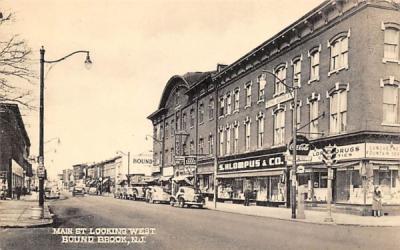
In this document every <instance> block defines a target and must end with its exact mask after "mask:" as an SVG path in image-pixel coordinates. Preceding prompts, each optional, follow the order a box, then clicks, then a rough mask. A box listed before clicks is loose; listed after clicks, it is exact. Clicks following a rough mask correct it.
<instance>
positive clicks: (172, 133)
mask: <svg viewBox="0 0 400 250" xmlns="http://www.w3.org/2000/svg"><path fill="white" fill-rule="evenodd" d="M174 126H175V121H174V120H173V119H172V120H171V136H174V134H175V127H174Z"/></svg>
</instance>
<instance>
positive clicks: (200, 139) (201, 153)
mask: <svg viewBox="0 0 400 250" xmlns="http://www.w3.org/2000/svg"><path fill="white" fill-rule="evenodd" d="M199 154H200V155H203V154H204V139H203V138H199Z"/></svg>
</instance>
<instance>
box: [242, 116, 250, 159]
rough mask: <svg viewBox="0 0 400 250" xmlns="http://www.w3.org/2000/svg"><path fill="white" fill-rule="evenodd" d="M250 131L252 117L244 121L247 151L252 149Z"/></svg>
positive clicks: (245, 147)
mask: <svg viewBox="0 0 400 250" xmlns="http://www.w3.org/2000/svg"><path fill="white" fill-rule="evenodd" d="M250 132H251V126H250V119H246V121H245V122H244V135H245V140H244V149H245V151H250Z"/></svg>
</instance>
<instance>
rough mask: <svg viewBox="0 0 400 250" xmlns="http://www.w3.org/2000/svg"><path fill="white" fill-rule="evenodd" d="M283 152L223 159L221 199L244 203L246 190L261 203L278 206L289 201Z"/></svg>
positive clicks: (219, 168)
mask: <svg viewBox="0 0 400 250" xmlns="http://www.w3.org/2000/svg"><path fill="white" fill-rule="evenodd" d="M285 169H286V166H285V161H284V156H283V154H275V155H268V156H256V157H248V158H245V159H237V160H236V159H235V160H226V161H221V162H220V163H219V164H218V169H217V173H218V174H217V179H218V199H219V200H221V201H231V202H233V203H242V202H243V201H244V198H245V197H244V193H245V191H246V189H248V190H250V191H251V192H252V194H253V195H252V197H250V198H251V199H252V200H253V201H256V203H257V204H258V205H269V206H278V205H282V204H285V203H286V201H287V186H286V179H287V178H286V171H285Z"/></svg>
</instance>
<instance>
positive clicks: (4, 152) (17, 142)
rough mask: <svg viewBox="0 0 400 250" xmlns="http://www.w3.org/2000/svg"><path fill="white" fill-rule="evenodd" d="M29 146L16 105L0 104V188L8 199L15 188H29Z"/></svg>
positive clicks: (30, 175) (30, 172)
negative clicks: (5, 191)
mask: <svg viewBox="0 0 400 250" xmlns="http://www.w3.org/2000/svg"><path fill="white" fill-rule="evenodd" d="M30 146H31V144H30V140H29V137H28V134H27V132H26V130H25V125H24V122H23V120H22V117H21V114H20V111H19V108H18V105H16V104H7V103H0V188H2V189H6V190H8V196H9V197H11V195H12V190H14V189H15V187H17V186H20V187H26V188H27V189H28V190H29V188H30V177H32V166H31V164H30V163H29V162H28V157H29V149H30Z"/></svg>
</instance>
